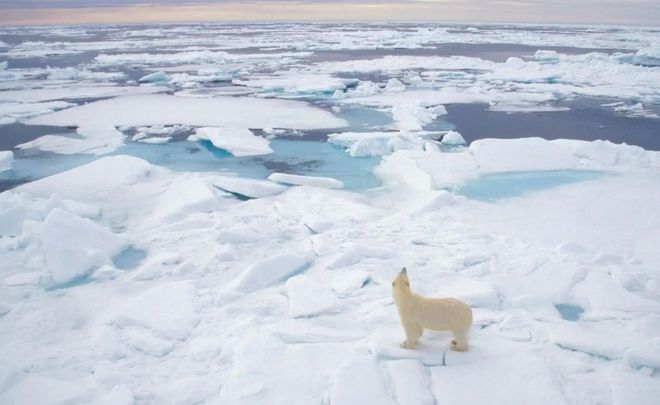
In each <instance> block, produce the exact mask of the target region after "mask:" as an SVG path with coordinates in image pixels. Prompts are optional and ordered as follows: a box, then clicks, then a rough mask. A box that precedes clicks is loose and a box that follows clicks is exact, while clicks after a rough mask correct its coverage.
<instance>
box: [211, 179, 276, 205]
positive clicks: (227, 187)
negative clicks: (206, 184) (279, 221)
mask: <svg viewBox="0 0 660 405" xmlns="http://www.w3.org/2000/svg"><path fill="white" fill-rule="evenodd" d="M213 185H214V186H215V187H217V188H219V189H221V190H223V191H227V192H229V193H231V194H234V195H237V196H239V197H241V198H246V199H247V198H263V197H270V196H273V195H277V194H279V193H281V192H283V191H284V190H286V189H287V187H286V186H283V185H280V184H275V183H273V182H271V181H264V180H253V179H246V178H243V177H229V176H222V177H221V176H217V177H215V178H214V179H213Z"/></svg>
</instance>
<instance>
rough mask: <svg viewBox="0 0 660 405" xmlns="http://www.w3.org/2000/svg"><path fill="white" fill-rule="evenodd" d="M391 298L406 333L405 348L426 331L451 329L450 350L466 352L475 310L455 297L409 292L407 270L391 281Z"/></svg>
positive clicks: (402, 344) (411, 345)
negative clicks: (425, 295)
mask: <svg viewBox="0 0 660 405" xmlns="http://www.w3.org/2000/svg"><path fill="white" fill-rule="evenodd" d="M392 297H393V298H394V303H395V304H396V309H397V310H398V311H399V318H400V319H401V324H402V325H403V329H404V330H405V331H406V340H405V341H404V342H403V343H401V347H403V348H404V349H412V348H414V347H415V346H416V345H417V341H418V340H419V338H420V337H421V336H422V334H423V333H424V328H426V329H431V330H439V331H444V330H448V331H450V332H451V333H452V334H453V335H454V339H452V341H451V346H450V347H451V349H452V350H457V351H466V350H467V349H468V339H469V338H470V329H471V328H472V309H470V306H469V305H467V304H466V303H464V302H463V301H461V300H458V299H456V298H426V297H422V296H421V295H417V294H415V293H414V292H412V291H411V290H410V282H409V281H408V274H407V272H406V268H405V267H404V268H403V269H401V271H400V272H399V274H397V276H396V278H395V279H394V281H393V282H392Z"/></svg>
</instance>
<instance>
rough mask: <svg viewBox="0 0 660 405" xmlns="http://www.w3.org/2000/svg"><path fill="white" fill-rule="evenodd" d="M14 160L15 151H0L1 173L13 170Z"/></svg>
mask: <svg viewBox="0 0 660 405" xmlns="http://www.w3.org/2000/svg"><path fill="white" fill-rule="evenodd" d="M13 160H14V152H12V151H10V150H8V151H0V173H2V172H4V171H6V170H11V165H12V162H13Z"/></svg>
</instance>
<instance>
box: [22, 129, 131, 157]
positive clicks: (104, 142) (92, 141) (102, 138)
mask: <svg viewBox="0 0 660 405" xmlns="http://www.w3.org/2000/svg"><path fill="white" fill-rule="evenodd" d="M76 132H77V134H78V135H79V136H80V137H79V138H70V137H65V136H60V135H44V136H41V137H39V138H37V139H35V140H32V141H29V142H26V143H23V144H20V145H18V148H19V149H31V148H34V149H39V150H42V151H44V152H54V153H60V154H65V155H73V154H80V153H83V154H90V155H104V154H107V153H110V152H113V151H115V150H116V149H118V148H119V147H121V146H122V145H124V134H122V133H121V132H119V131H118V130H117V129H116V128H115V127H114V126H111V125H95V124H89V125H86V126H80V127H78V128H77V129H76Z"/></svg>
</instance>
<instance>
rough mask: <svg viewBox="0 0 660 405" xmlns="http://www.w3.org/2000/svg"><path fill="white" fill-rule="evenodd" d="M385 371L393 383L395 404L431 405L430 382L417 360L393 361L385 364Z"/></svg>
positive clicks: (433, 401) (432, 399)
mask: <svg viewBox="0 0 660 405" xmlns="http://www.w3.org/2000/svg"><path fill="white" fill-rule="evenodd" d="M387 370H388V371H389V373H390V375H391V376H392V380H393V381H394V390H395V392H396V399H397V402H398V403H399V404H401V405H414V404H418V405H432V404H434V403H435V400H434V398H433V395H431V392H429V385H430V381H429V378H428V377H427V375H426V371H425V370H424V366H423V365H422V363H421V362H420V361H419V360H394V361H389V362H387Z"/></svg>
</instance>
